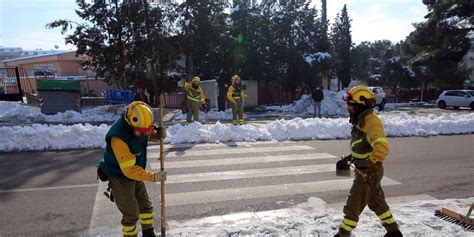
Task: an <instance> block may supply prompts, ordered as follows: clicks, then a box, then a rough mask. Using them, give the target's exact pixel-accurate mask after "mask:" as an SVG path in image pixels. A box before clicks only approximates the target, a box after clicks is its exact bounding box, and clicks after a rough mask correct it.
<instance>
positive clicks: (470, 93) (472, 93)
mask: <svg viewBox="0 0 474 237" xmlns="http://www.w3.org/2000/svg"><path fill="white" fill-rule="evenodd" d="M466 92H467V93H468V94H469V95H470V96H474V91H466Z"/></svg>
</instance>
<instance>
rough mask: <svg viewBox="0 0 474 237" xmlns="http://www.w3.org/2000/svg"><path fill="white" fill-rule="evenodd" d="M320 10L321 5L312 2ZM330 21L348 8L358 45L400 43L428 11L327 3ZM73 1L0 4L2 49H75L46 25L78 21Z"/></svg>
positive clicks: (388, 0)
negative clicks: (386, 40)
mask: <svg viewBox="0 0 474 237" xmlns="http://www.w3.org/2000/svg"><path fill="white" fill-rule="evenodd" d="M313 1H314V3H315V5H316V6H317V7H318V8H320V1H319V0H313ZM327 2H328V19H329V20H331V21H332V20H333V19H334V18H335V17H336V13H338V12H340V11H341V9H342V7H343V6H344V4H347V8H348V12H349V16H350V17H351V19H352V39H353V41H354V42H355V43H360V42H361V41H375V40H380V39H388V40H391V41H399V40H403V39H405V37H406V36H407V35H408V34H409V33H410V32H411V31H413V29H414V28H413V27H412V25H411V24H412V23H413V22H420V21H423V20H424V18H423V16H424V15H426V13H427V10H426V7H425V6H424V5H423V3H422V0H327ZM75 8H76V3H75V1H74V0H0V46H3V47H22V48H23V49H25V50H34V49H43V50H49V49H53V48H54V46H55V45H57V46H59V49H62V50H66V49H74V48H75V47H74V46H72V45H65V44H64V40H63V36H61V34H60V31H59V30H58V29H55V30H50V29H46V28H45V25H46V24H47V23H49V22H52V21H54V20H56V19H69V20H74V21H79V20H80V19H79V17H77V16H76V14H75V12H74V9H75Z"/></svg>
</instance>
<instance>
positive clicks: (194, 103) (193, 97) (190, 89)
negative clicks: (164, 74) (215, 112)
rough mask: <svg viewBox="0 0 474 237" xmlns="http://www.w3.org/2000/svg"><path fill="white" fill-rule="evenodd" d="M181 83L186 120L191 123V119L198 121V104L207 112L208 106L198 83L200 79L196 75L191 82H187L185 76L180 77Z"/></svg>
mask: <svg viewBox="0 0 474 237" xmlns="http://www.w3.org/2000/svg"><path fill="white" fill-rule="evenodd" d="M181 84H182V85H183V87H184V91H185V92H186V108H187V110H188V111H187V117H186V122H187V123H188V124H189V123H192V122H193V121H199V105H201V106H202V107H203V109H204V111H205V112H206V113H207V111H208V108H207V105H206V97H205V96H204V91H203V90H202V88H201V86H200V84H201V79H200V78H199V77H197V76H195V77H193V80H192V81H191V83H188V82H187V81H186V79H185V78H183V79H181Z"/></svg>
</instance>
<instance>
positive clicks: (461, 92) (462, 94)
mask: <svg viewBox="0 0 474 237" xmlns="http://www.w3.org/2000/svg"><path fill="white" fill-rule="evenodd" d="M456 95H457V96H458V97H464V96H465V95H466V93H465V92H464V91H457V93H456Z"/></svg>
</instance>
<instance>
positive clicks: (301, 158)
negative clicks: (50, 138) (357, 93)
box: [90, 142, 400, 235]
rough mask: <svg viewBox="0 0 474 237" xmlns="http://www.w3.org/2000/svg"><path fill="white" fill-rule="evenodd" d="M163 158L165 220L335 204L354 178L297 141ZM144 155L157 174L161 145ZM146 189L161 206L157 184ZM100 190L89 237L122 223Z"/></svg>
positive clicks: (171, 152) (181, 151)
mask: <svg viewBox="0 0 474 237" xmlns="http://www.w3.org/2000/svg"><path fill="white" fill-rule="evenodd" d="M164 154H165V170H166V171H167V172H168V177H167V181H166V186H165V190H166V207H167V210H166V216H167V219H168V220H173V219H180V218H198V217H204V216H215V215H219V214H230V213H232V212H239V211H249V209H252V210H251V211H254V209H255V211H259V209H262V210H271V209H272V208H273V206H274V205H275V204H277V206H278V205H280V204H281V203H286V204H288V203H290V202H297V200H304V199H307V197H312V196H314V197H319V198H322V199H326V200H325V201H326V202H328V203H333V201H332V200H331V197H334V195H338V196H339V197H341V196H342V197H341V198H340V200H345V198H346V197H347V193H348V190H349V189H350V187H351V185H352V182H353V178H352V177H339V176H336V174H335V171H336V169H335V163H336V161H337V159H338V158H337V156H335V155H333V154H329V153H327V152H325V151H323V150H318V149H316V148H313V147H311V146H309V145H300V143H293V142H286V143H279V142H262V143H258V142H254V143H232V144H199V145H196V144H180V145H166V146H165V152H164ZM338 155H339V154H338ZM148 157H149V166H148V167H149V168H151V169H152V170H154V171H158V170H159V169H160V162H159V146H150V147H149V150H148ZM395 185H400V182H398V181H396V180H394V179H391V178H390V177H384V179H383V180H382V186H384V187H389V186H395ZM147 187H148V191H149V193H150V196H152V199H153V203H154V205H155V208H159V200H160V198H159V183H157V184H156V185H152V184H150V183H147ZM104 189H105V184H104V183H101V184H100V185H99V191H98V193H97V196H96V204H95V205H94V211H93V218H92V220H91V224H90V231H91V232H90V234H92V235H93V234H94V233H104V232H103V228H104V227H105V226H118V225H119V224H120V214H119V213H118V211H117V210H116V207H115V206H114V204H113V203H111V202H110V201H108V200H107V199H105V197H104V195H103V194H102V192H103V190H104ZM338 192H341V193H338ZM295 204H296V203H295ZM273 209H278V208H277V207H275V208H273ZM156 213H158V211H157V212H156ZM155 220H156V221H158V220H159V216H158V217H155ZM157 223H158V222H157ZM101 229H102V232H97V231H101ZM119 229H120V228H119Z"/></svg>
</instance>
